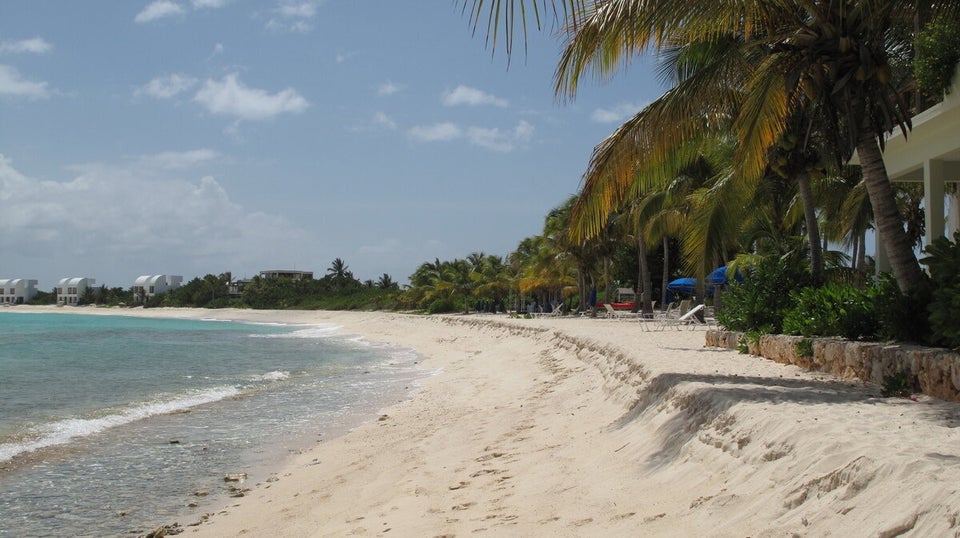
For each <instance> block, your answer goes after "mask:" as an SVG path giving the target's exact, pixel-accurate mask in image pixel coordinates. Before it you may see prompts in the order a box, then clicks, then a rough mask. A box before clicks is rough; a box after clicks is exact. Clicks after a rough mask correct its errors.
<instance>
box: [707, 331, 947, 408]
mask: <svg viewBox="0 0 960 538" xmlns="http://www.w3.org/2000/svg"><path fill="white" fill-rule="evenodd" d="M741 337H742V333H737V332H731V331H718V330H710V331H707V336H706V345H707V346H710V347H723V348H727V349H737V344H738V342H739V341H740V339H741ZM803 340H809V341H810V342H811V344H812V346H811V347H812V349H813V355H812V356H801V355H800V354H799V353H798V351H797V343H798V342H801V341H803ZM750 348H751V349H749V352H750V353H751V354H753V355H759V356H762V357H765V358H767V359H770V360H773V361H776V362H780V363H783V364H794V365H796V366H799V367H801V368H805V369H807V370H815V371H818V372H828V373H831V374H834V375H837V376H839V377H842V378H848V379H849V378H857V379H862V380H864V381H868V382H870V383H875V384H877V385H882V384H883V378H884V376H888V375H893V374H896V373H898V372H905V373H908V374H910V376H912V378H913V384H914V387H915V389H916V390H917V392H922V393H923V394H927V395H930V396H933V397H935V398H940V399H942V400H948V401H954V402H960V353H957V352H956V351H952V350H949V349H942V348H932V347H923V346H915V345H909V344H883V343H879V342H853V341H849V340H843V339H841V338H804V337H802V336H786V335H782V334H767V335H763V336H761V337H760V342H759V344H758V345H752V346H750Z"/></svg>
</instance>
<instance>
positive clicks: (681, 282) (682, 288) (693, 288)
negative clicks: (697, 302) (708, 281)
mask: <svg viewBox="0 0 960 538" xmlns="http://www.w3.org/2000/svg"><path fill="white" fill-rule="evenodd" d="M667 289H668V290H669V291H672V292H675V293H686V294H687V295H694V294H695V293H696V292H697V279H695V278H689V277H685V278H678V279H676V280H671V281H670V283H669V284H667Z"/></svg>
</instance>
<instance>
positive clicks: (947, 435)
mask: <svg viewBox="0 0 960 538" xmlns="http://www.w3.org/2000/svg"><path fill="white" fill-rule="evenodd" d="M40 310H43V309H40ZM56 310H57V311H67V312H76V311H86V312H89V313H108V314H130V313H131V312H130V311H126V310H124V311H117V310H110V309H92V308H85V309H56ZM133 313H135V314H139V315H149V316H174V317H217V318H224V319H244V320H258V321H268V320H272V321H285V322H298V323H315V322H322V323H336V324H338V325H342V326H343V330H344V331H346V332H350V333H359V334H362V335H364V336H365V337H366V338H368V339H370V340H374V341H382V342H390V343H393V344H399V345H402V346H409V347H412V348H414V349H416V350H417V351H418V352H419V353H421V354H422V355H424V356H425V357H427V358H428V360H427V361H426V364H425V365H426V366H427V367H428V368H431V369H440V370H442V373H440V374H439V375H436V376H434V377H431V378H429V379H427V380H426V381H425V382H424V384H423V388H422V390H421V391H420V392H419V393H418V394H417V395H416V396H415V398H414V399H413V400H410V401H406V402H403V403H399V404H397V405H395V406H394V407H391V408H389V409H386V410H384V411H383V413H384V414H385V415H386V417H385V418H384V419H383V420H377V417H371V420H370V422H368V423H366V424H365V425H363V426H360V427H359V428H357V429H355V430H354V431H352V432H351V433H350V434H348V435H346V436H344V437H341V438H338V439H334V440H332V441H328V442H324V443H322V444H318V445H317V446H316V447H314V448H313V449H311V450H309V451H307V452H306V453H303V454H301V455H298V456H294V457H292V458H291V460H290V461H289V462H287V463H286V467H285V468H284V469H283V470H282V471H281V472H280V473H279V474H278V476H279V478H280V479H279V481H277V482H273V483H263V484H259V485H255V486H252V487H253V489H252V491H251V492H249V493H248V494H247V496H246V497H244V498H242V499H230V501H233V502H229V503H225V506H224V507H223V510H222V511H221V512H220V513H218V514H216V515H214V516H213V517H212V518H210V519H209V520H208V521H207V522H206V523H204V524H203V525H201V526H199V527H190V528H189V529H188V530H187V532H186V533H185V534H184V536H218V537H219V536H241V535H245V536H298V537H299V536H350V535H356V536H374V535H389V536H416V537H419V536H472V535H483V536H740V537H742V536H754V537H756V536H791V535H797V536H882V537H892V536H901V535H903V536H924V537H928V536H960V405H958V404H956V403H947V402H942V401H939V400H933V399H930V398H925V397H921V398H919V399H918V401H912V400H908V399H883V398H879V397H878V395H879V388H877V387H870V386H865V385H863V384H861V383H859V382H853V381H840V380H836V379H834V378H831V377H828V376H825V375H822V374H812V373H807V372H804V371H801V370H799V369H796V368H794V367H788V366H783V365H779V364H776V363H773V362H770V361H767V360H764V359H760V358H756V357H750V356H747V355H741V354H738V353H736V352H733V351H724V350H717V349H711V348H704V347H703V341H704V336H703V331H702V330H701V331H682V332H678V331H665V332H644V331H642V330H641V327H640V326H639V325H638V324H636V322H621V321H613V320H596V319H570V318H561V319H538V320H523V319H507V318H505V317H483V316H448V317H420V316H410V315H400V314H384V313H330V312H277V311H242V310H216V311H210V310H165V309H151V310H148V311H139V310H138V311H133Z"/></svg>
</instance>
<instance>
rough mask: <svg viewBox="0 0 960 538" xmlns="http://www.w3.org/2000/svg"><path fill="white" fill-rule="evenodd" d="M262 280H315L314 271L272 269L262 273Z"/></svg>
mask: <svg viewBox="0 0 960 538" xmlns="http://www.w3.org/2000/svg"><path fill="white" fill-rule="evenodd" d="M260 278H289V279H290V280H313V271H294V270H291V269H271V270H269V271H260Z"/></svg>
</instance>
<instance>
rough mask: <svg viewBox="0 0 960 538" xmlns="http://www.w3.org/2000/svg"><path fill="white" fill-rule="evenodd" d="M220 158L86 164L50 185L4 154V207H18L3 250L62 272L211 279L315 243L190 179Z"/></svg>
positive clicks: (170, 156) (203, 154)
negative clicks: (183, 269)
mask: <svg viewBox="0 0 960 538" xmlns="http://www.w3.org/2000/svg"><path fill="white" fill-rule="evenodd" d="M215 156H216V154H215V152H211V151H210V150H205V149H201V150H195V151H188V152H182V153H177V152H170V153H161V154H158V155H154V156H144V157H141V158H138V159H136V160H134V161H131V162H129V163H125V164H120V165H115V164H103V163H96V164H87V165H82V166H77V167H74V168H73V170H74V174H76V175H75V176H74V177H72V178H70V179H67V180H65V181H50V180H40V179H36V178H31V177H28V176H26V175H24V174H23V173H21V172H20V171H18V170H16V169H15V168H14V166H13V163H12V162H11V161H10V160H9V159H7V158H6V157H4V156H3V155H0V200H6V199H9V198H11V197H13V196H15V197H16V200H17V203H15V204H5V208H4V212H3V215H2V216H0V220H2V222H3V226H2V227H0V251H3V252H18V253H20V254H21V256H22V257H23V258H28V257H35V258H37V259H39V260H41V262H42V263H43V264H44V265H45V266H46V265H53V264H56V266H57V271H58V272H63V273H64V274H67V273H70V272H72V271H73V270H74V269H71V268H72V267H80V266H82V264H81V261H82V260H87V261H89V264H90V265H95V266H96V267H101V268H102V269H103V270H108V269H111V268H112V267H113V266H114V265H122V264H123V263H124V262H127V263H135V264H136V265H137V266H144V265H145V264H146V265H148V266H152V267H156V269H153V270H160V269H159V268H160V267H170V265H171V264H172V263H174V260H176V261H177V262H178V263H187V262H189V263H190V264H195V265H197V266H199V267H201V269H198V271H200V272H199V274H203V272H216V271H222V270H229V268H230V267H231V266H233V267H236V266H237V265H238V264H246V265H249V264H250V261H251V260H254V261H255V263H260V264H262V263H266V262H269V260H268V259H263V260H259V259H258V258H257V256H260V257H264V251H267V252H270V254H278V253H280V252H281V251H282V252H283V253H286V254H289V253H295V252H296V249H298V248H300V247H299V246H298V245H300V244H303V242H304V241H307V240H308V238H307V237H306V235H307V234H306V233H305V232H304V231H303V230H301V229H299V228H297V227H296V226H294V225H292V224H291V223H290V222H288V221H286V220H285V219H284V218H282V217H280V216H277V215H269V214H265V213H263V212H259V211H256V210H251V209H248V208H245V207H243V206H242V205H240V204H238V203H236V202H234V201H233V200H231V198H230V195H229V193H228V192H227V191H226V189H225V188H224V187H223V185H221V183H220V182H219V181H217V179H215V178H214V177H212V176H209V175H202V176H197V175H192V174H190V172H189V166H190V163H198V162H204V161H207V160H209V159H211V158H214V157H215ZM284 249H286V251H285V250H284ZM287 251H289V252H287ZM203 267H205V268H206V269H202V268H203ZM133 274H134V275H135V274H136V273H133ZM90 276H96V275H90Z"/></svg>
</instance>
